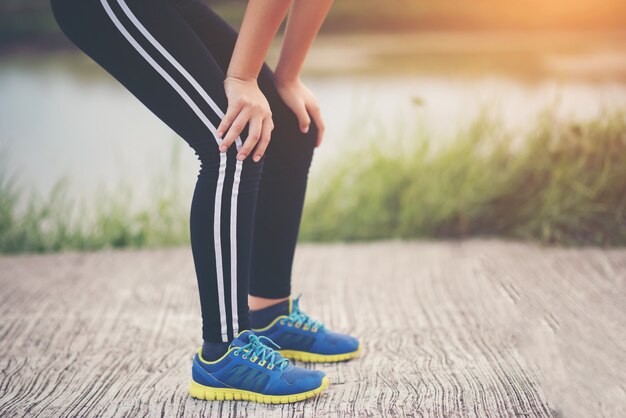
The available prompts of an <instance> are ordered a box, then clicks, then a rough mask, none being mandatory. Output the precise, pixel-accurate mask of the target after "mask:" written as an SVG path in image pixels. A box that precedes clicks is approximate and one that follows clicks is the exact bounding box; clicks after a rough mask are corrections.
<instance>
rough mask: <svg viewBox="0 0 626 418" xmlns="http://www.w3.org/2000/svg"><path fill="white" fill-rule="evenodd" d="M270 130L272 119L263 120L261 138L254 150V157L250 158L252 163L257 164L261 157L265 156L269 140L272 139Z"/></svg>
mask: <svg viewBox="0 0 626 418" xmlns="http://www.w3.org/2000/svg"><path fill="white" fill-rule="evenodd" d="M272 129H274V123H273V122H272V119H265V121H264V122H263V129H262V131H261V138H260V139H259V143H258V145H257V146H256V149H255V150H254V157H252V159H253V160H254V162H259V161H260V160H261V158H262V157H263V155H265V150H266V149H267V146H268V145H269V144H270V139H272Z"/></svg>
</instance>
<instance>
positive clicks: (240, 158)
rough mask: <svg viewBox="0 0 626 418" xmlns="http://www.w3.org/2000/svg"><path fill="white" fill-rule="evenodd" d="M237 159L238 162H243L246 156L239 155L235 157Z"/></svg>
mask: <svg viewBox="0 0 626 418" xmlns="http://www.w3.org/2000/svg"><path fill="white" fill-rule="evenodd" d="M237 159H238V160H239V161H243V160H245V159H246V154H239V155H237Z"/></svg>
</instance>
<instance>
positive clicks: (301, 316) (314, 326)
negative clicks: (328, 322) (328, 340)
mask: <svg viewBox="0 0 626 418" xmlns="http://www.w3.org/2000/svg"><path fill="white" fill-rule="evenodd" d="M300 296H301V295H300ZM300 296H298V297H297V298H295V299H294V300H293V304H292V306H291V314H290V315H289V316H288V317H287V319H288V324H289V325H294V324H295V326H296V327H297V328H300V327H304V328H305V329H307V328H308V329H310V330H311V331H313V332H317V330H323V329H324V324H323V323H322V322H320V321H317V320H315V319H313V318H311V317H310V316H309V315H307V314H306V313H304V312H302V310H300Z"/></svg>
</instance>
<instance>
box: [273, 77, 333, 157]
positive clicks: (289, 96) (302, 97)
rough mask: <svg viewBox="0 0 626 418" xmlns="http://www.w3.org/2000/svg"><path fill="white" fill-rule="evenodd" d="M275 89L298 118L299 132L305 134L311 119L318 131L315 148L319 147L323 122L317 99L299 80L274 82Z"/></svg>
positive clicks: (322, 132) (322, 133) (322, 134)
mask: <svg viewBox="0 0 626 418" xmlns="http://www.w3.org/2000/svg"><path fill="white" fill-rule="evenodd" d="M276 88H277V89H278V94H280V97H281V98H282V99H283V101H284V102H285V104H286V105H287V106H289V108H290V109H291V110H292V111H293V112H294V113H295V114H296V116H297V117H298V123H299V125H300V131H302V132H303V133H307V132H308V131H309V126H310V125H311V119H313V122H315V125H316V126H317V130H318V132H317V142H316V143H315V146H316V147H319V146H320V144H321V143H322V138H323V136H324V121H323V119H322V114H321V112H320V107H319V104H318V103H317V99H316V98H315V96H314V95H313V93H311V90H309V89H308V88H307V87H306V86H305V85H304V84H302V82H301V81H300V80H295V81H290V82H281V81H280V80H276Z"/></svg>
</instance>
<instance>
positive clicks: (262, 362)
mask: <svg viewBox="0 0 626 418" xmlns="http://www.w3.org/2000/svg"><path fill="white" fill-rule="evenodd" d="M265 363H267V360H261V361H259V366H261V367H263V366H265Z"/></svg>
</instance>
